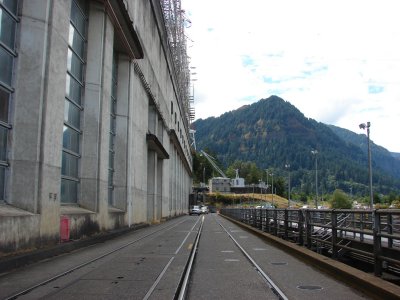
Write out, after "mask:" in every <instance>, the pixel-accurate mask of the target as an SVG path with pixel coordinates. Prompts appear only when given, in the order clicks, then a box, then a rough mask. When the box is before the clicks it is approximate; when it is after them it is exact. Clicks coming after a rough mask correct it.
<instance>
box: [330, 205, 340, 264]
mask: <svg viewBox="0 0 400 300" xmlns="http://www.w3.org/2000/svg"><path fill="white" fill-rule="evenodd" d="M331 224H332V257H333V258H334V259H336V258H337V257H338V247H337V229H336V227H337V217H336V211H335V210H334V209H332V211H331Z"/></svg>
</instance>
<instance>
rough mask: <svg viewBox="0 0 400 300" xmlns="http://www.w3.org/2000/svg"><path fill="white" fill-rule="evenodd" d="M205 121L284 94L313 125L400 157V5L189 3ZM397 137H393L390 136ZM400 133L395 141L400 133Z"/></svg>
mask: <svg viewBox="0 0 400 300" xmlns="http://www.w3.org/2000/svg"><path fill="white" fill-rule="evenodd" d="M182 5H183V8H184V9H185V10H186V14H187V15H188V17H189V19H190V20H191V22H192V26H191V27H190V28H188V29H187V34H188V36H189V38H190V39H191V40H193V43H191V42H189V46H191V47H189V55H190V56H191V64H192V65H193V66H196V73H197V75H196V78H198V81H196V82H195V108H196V118H206V117H209V116H218V115H220V114H222V113H224V112H227V111H230V110H233V109H237V108H239V107H240V106H242V105H244V104H248V103H251V102H254V101H257V100H259V99H261V98H267V97H269V96H270V95H271V94H276V95H278V96H280V97H282V98H284V99H285V100H287V101H290V102H291V103H292V104H293V105H295V106H296V107H297V108H298V109H299V110H301V111H302V112H303V113H304V114H305V115H306V116H307V117H311V118H314V119H316V120H317V121H321V122H324V123H329V124H334V125H337V126H341V127H344V128H347V129H350V130H352V131H354V132H357V133H362V131H360V130H358V124H359V123H361V122H366V121H370V122H371V124H372V126H371V138H372V140H373V141H374V142H376V143H378V144H379V145H382V146H384V147H385V148H387V149H389V150H390V151H396V152H400V142H399V139H398V138H397V135H395V134H392V131H394V128H396V125H397V122H398V120H399V119H400V110H399V109H398V106H399V104H398V103H399V101H400V19H399V18H398V9H397V8H398V6H399V5H398V2H397V1H396V0H352V1H347V0H335V1H333V0H324V1H321V0H303V1H298V0H279V1H276V0H247V1H245V2H243V1H238V0H202V1H198V0H183V3H182ZM388 128H391V129H392V130H388ZM394 132H395V131H394Z"/></svg>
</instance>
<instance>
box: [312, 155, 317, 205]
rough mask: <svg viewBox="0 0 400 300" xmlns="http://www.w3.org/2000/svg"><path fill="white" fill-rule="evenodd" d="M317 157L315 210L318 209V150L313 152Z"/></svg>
mask: <svg viewBox="0 0 400 300" xmlns="http://www.w3.org/2000/svg"><path fill="white" fill-rule="evenodd" d="M311 153H312V154H313V155H314V156H315V209H318V164H317V154H318V151H317V150H311Z"/></svg>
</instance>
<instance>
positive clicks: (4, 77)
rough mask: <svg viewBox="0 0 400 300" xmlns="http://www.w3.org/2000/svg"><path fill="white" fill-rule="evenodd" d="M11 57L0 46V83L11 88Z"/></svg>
mask: <svg viewBox="0 0 400 300" xmlns="http://www.w3.org/2000/svg"><path fill="white" fill-rule="evenodd" d="M12 65H13V57H12V56H11V54H9V53H8V52H6V51H5V50H4V49H3V47H1V46H0V81H2V82H4V83H5V84H7V85H9V86H11V75H12Z"/></svg>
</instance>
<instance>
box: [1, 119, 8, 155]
mask: <svg viewBox="0 0 400 300" xmlns="http://www.w3.org/2000/svg"><path fill="white" fill-rule="evenodd" d="M7 136H8V129H7V128H5V127H2V126H0V160H1V161H6V160H7Z"/></svg>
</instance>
